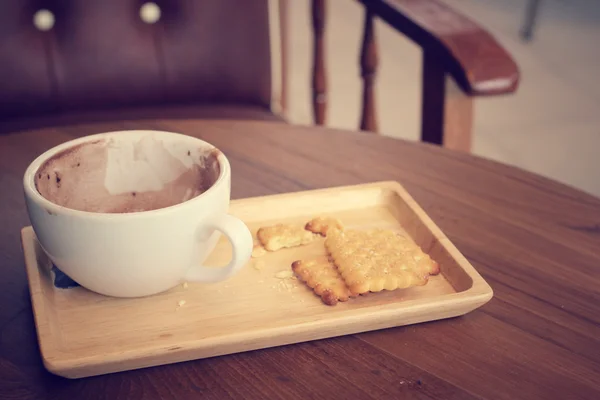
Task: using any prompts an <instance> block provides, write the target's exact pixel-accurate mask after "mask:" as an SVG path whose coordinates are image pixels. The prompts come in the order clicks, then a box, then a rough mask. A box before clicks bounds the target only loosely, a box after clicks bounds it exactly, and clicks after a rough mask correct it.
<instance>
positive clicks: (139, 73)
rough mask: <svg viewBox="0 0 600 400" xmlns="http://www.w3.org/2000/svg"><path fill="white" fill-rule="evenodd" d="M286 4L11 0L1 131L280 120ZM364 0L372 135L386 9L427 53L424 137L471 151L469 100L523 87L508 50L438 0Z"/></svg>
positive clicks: (318, 84)
mask: <svg viewBox="0 0 600 400" xmlns="http://www.w3.org/2000/svg"><path fill="white" fill-rule="evenodd" d="M288 1H290V0H245V1H239V0H219V1H216V0H154V3H145V2H144V1H142V0H69V1H65V0H43V1H42V0H3V1H2V2H0V131H14V130H19V129H29V128H32V127H38V126H53V125H56V124H61V125H62V124H70V123H78V122H92V121H98V120H115V119H119V120H126V119H140V118H222V119H223V118H224V119H240V118H243V119H265V120H280V121H284V120H285V115H286V103H287V102H286V99H287V96H288V95H289V94H288V90H287V76H286V67H287V55H288V52H287V46H286V41H287V25H288V22H287V18H288V17H289V16H288V15H287V12H286V9H287V5H288V3H287V2H288ZM340 1H341V0H340ZM346 1H350V0H346ZM360 2H361V3H362V4H363V5H364V7H365V24H364V33H363V44H362V50H361V55H360V63H361V71H362V72H361V75H362V80H363V107H362V116H361V123H360V128H361V129H362V130H364V131H369V132H377V122H376V115H375V114H376V113H375V110H376V107H375V102H374V95H373V94H374V86H375V78H376V73H377V66H378V61H377V50H376V40H375V35H374V30H373V21H374V19H375V18H381V19H382V20H384V21H386V22H387V23H389V24H390V25H391V26H393V27H394V28H396V29H397V30H398V31H399V32H400V33H402V34H404V35H406V36H408V37H409V38H410V39H412V40H414V41H415V42H416V43H418V44H419V45H420V46H421V47H422V48H423V54H424V64H423V65H424V70H423V100H422V101H423V107H422V109H423V112H422V135H421V137H422V140H423V141H426V142H430V143H436V144H440V145H443V146H446V147H449V148H454V149H461V150H465V151H468V150H469V149H470V142H471V120H472V113H473V105H472V100H471V97H472V96H479V95H493V94H502V93H509V92H512V91H514V90H515V89H516V87H517V83H518V78H519V74H518V70H517V67H516V65H515V63H514V62H513V61H512V59H511V58H510V56H509V55H508V54H507V53H506V52H505V51H504V50H503V49H502V48H501V47H500V46H499V45H498V44H497V43H496V41H495V40H494V39H493V38H492V37H491V36H490V35H489V34H488V33H486V32H485V31H484V30H483V29H481V28H480V27H479V26H477V25H476V24H475V23H474V22H472V21H470V20H468V19H467V18H466V17H464V16H461V15H460V14H458V13H456V12H455V11H452V10H451V9H450V8H449V7H447V6H445V5H443V3H441V2H440V1H438V0H360ZM326 8H327V7H326V0H312V20H313V34H314V60H313V61H314V63H313V71H312V72H313V80H312V91H313V109H314V121H315V123H316V124H319V125H321V124H324V123H325V121H326V109H327V79H326V76H327V73H326V68H325V57H324V46H323V42H324V34H325V26H326ZM150 11H153V12H150ZM157 11H160V15H158V14H157ZM308 11H309V10H307V12H308ZM34 21H35V24H34ZM449 78H451V79H449ZM454 82H456V84H457V85H455V84H454Z"/></svg>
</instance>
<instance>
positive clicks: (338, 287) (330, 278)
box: [292, 256, 355, 306]
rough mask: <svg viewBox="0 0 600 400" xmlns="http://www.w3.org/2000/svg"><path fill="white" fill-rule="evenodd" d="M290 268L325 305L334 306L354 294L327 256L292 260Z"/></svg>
mask: <svg viewBox="0 0 600 400" xmlns="http://www.w3.org/2000/svg"><path fill="white" fill-rule="evenodd" d="M292 270H293V271H294V273H295V274H296V275H297V276H298V278H299V279H300V280H302V281H303V282H304V283H306V285H307V286H308V287H310V288H311V289H313V291H314V292H315V293H316V294H317V295H318V296H321V299H322V300H323V302H324V303H325V304H327V305H330V306H334V305H336V304H337V303H338V301H347V300H348V299H349V298H350V297H354V296H355V295H354V294H353V293H351V292H350V290H348V287H347V286H346V284H345V283H344V280H343V279H342V277H341V276H340V274H339V272H338V271H337V269H336V267H335V265H334V264H333V263H332V262H331V261H329V258H328V257H327V256H320V257H316V258H311V259H309V260H299V261H294V262H293V263H292Z"/></svg>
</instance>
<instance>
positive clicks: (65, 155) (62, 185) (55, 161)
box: [35, 140, 221, 213]
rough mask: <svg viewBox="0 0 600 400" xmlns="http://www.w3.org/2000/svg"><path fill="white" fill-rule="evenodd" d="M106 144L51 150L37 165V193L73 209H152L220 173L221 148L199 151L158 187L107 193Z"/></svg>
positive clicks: (199, 189)
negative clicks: (173, 175)
mask: <svg viewBox="0 0 600 400" xmlns="http://www.w3.org/2000/svg"><path fill="white" fill-rule="evenodd" d="M107 145H108V144H107V142H106V141H105V140H99V141H95V142H89V143H84V144H80V145H77V146H74V147H71V148H69V149H66V150H64V151H62V152H60V153H58V154H56V155H55V156H53V157H52V158H50V159H49V160H47V161H46V162H44V164H42V166H41V167H40V168H39V169H38V171H37V173H36V175H35V187H36V189H37V191H38V192H39V193H40V194H41V195H42V196H43V197H44V198H46V199H47V200H49V201H51V202H52V203H55V204H58V205H60V206H63V207H66V208H71V209H74V210H80V211H88V212H98V213H130V212H139V211H150V210H156V209H160V208H164V207H169V206H173V205H176V204H179V203H182V202H184V201H187V200H189V199H192V198H194V197H196V196H199V195H200V194H202V193H204V192H205V191H206V190H208V189H209V188H210V187H211V186H212V185H213V184H214V183H215V182H216V180H217V179H218V177H219V175H220V165H219V161H218V156H219V155H220V154H221V152H220V151H219V150H217V149H212V150H210V151H205V152H200V153H199V155H198V156H197V159H196V160H194V161H195V163H194V164H193V165H192V166H191V167H190V168H184V169H183V170H184V172H183V173H182V174H180V175H179V176H178V177H177V178H176V179H174V180H172V181H171V182H168V183H166V184H165V185H164V186H163V187H162V189H161V190H153V191H144V192H138V191H134V190H132V191H130V192H126V193H119V194H111V193H109V191H108V190H107V189H106V187H105V177H106V170H107V162H108V151H107ZM195 154H198V152H194V154H192V151H188V152H187V155H188V156H189V157H194V155H195ZM173 158H174V159H175V160H177V159H176V158H175V157H173ZM194 158H196V157H194ZM177 162H179V163H181V161H179V160H177ZM182 165H183V163H182Z"/></svg>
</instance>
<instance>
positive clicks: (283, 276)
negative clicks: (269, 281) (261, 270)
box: [275, 270, 294, 279]
mask: <svg viewBox="0 0 600 400" xmlns="http://www.w3.org/2000/svg"><path fill="white" fill-rule="evenodd" d="M293 276H294V271H292V270H284V271H279V272H278V273H276V274H275V278H277V279H289V278H292V277H293Z"/></svg>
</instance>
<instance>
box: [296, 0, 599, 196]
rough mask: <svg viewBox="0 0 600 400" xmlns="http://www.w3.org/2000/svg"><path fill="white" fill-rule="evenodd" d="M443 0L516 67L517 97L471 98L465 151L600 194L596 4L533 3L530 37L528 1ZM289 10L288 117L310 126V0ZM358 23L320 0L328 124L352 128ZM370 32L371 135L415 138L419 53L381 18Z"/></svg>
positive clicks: (336, 1)
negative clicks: (373, 59)
mask: <svg viewBox="0 0 600 400" xmlns="http://www.w3.org/2000/svg"><path fill="white" fill-rule="evenodd" d="M444 2H445V3H447V4H448V5H450V6H452V7H453V8H455V9H456V10H458V11H461V12H462V13H464V14H465V15H467V16H468V17H470V18H472V19H474V20H475V21H476V22H477V23H479V24H480V26H482V27H484V28H485V29H487V30H488V32H490V33H491V34H492V35H493V36H494V37H495V38H496V39H497V40H498V41H499V42H500V44H501V45H502V46H504V47H505V48H506V49H507V50H508V52H509V53H510V54H511V55H512V57H513V58H514V59H515V61H516V62H517V64H518V66H519V69H520V71H521V84H520V87H519V89H518V90H517V92H516V93H514V94H510V95H507V96H500V97H491V98H476V99H475V102H474V103H475V121H474V126H473V134H474V142H473V153H474V154H477V155H480V156H483V157H486V158H490V159H493V160H497V161H501V162H504V163H508V164H511V165H514V166H517V167H520V168H523V169H525V170H528V171H532V172H535V173H538V174H541V175H543V176H546V177H550V178H553V179H556V180H558V181H560V182H563V183H566V184H569V185H571V186H575V187H577V188H579V189H581V190H584V191H586V192H589V193H592V194H595V195H596V196H600V158H598V157H597V155H598V151H600V78H599V77H598V75H599V74H600V1H598V0H540V2H539V3H540V4H539V10H538V15H537V21H536V24H535V29H534V32H533V37H532V38H531V40H530V41H524V40H523V38H522V36H521V29H522V26H523V24H524V20H525V13H526V7H527V4H528V0H444ZM289 11H290V17H291V18H290V19H289V20H290V23H291V26H290V33H289V35H290V38H289V40H290V44H291V52H290V56H289V57H290V60H289V66H288V68H289V74H290V78H291V79H290V81H289V85H290V91H289V96H288V99H289V110H288V111H289V115H288V118H289V120H290V122H291V123H297V124H312V123H313V119H312V110H311V91H310V90H311V89H310V79H311V76H310V73H311V65H312V64H311V62H312V61H311V60H312V30H311V29H312V28H311V21H310V0H293V1H290V2H289ZM363 19H364V8H363V7H362V5H361V4H360V3H358V2H356V1H340V0H333V1H329V2H327V20H326V29H325V35H326V52H325V54H326V62H327V71H328V85H329V90H328V91H329V102H328V114H327V122H326V125H327V126H329V127H337V128H345V129H356V127H357V126H358V118H359V116H360V104H361V103H360V102H361V97H360V96H361V80H360V77H359V63H358V62H357V61H358V56H359V52H360V44H361V38H362V36H361V35H362V25H363ZM376 35H377V44H378V50H379V60H380V62H379V69H378V75H377V82H376V101H377V102H376V110H377V117H378V122H379V130H380V132H381V133H382V134H384V135H389V136H394V137H400V138H406V139H411V140H418V138H419V129H420V106H421V90H420V89H421V71H422V58H421V57H422V55H421V49H420V48H419V47H418V46H416V45H415V44H413V43H412V42H410V41H409V40H408V39H407V38H406V37H404V36H402V35H400V34H398V33H397V32H395V31H394V30H393V29H391V28H390V27H388V26H387V25H386V24H385V23H384V22H382V21H377V24H376Z"/></svg>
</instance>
